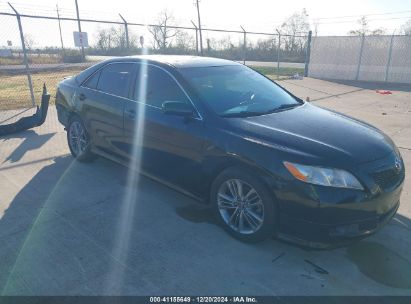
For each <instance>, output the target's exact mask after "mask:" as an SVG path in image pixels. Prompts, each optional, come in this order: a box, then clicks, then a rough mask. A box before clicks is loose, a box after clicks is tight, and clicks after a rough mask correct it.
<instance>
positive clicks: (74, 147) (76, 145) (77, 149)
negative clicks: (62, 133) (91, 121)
mask: <svg viewBox="0 0 411 304" xmlns="http://www.w3.org/2000/svg"><path fill="white" fill-rule="evenodd" d="M67 143H68V146H69V149H70V152H71V155H73V157H74V158H75V159H76V160H78V161H80V162H90V161H92V160H94V159H95V157H96V156H95V154H93V153H92V152H91V140H90V136H89V134H88V132H87V130H86V128H85V126H84V124H83V122H82V121H81V119H80V117H78V116H73V117H72V118H71V119H70V121H69V124H68V127H67Z"/></svg>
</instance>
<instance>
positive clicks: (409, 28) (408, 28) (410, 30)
mask: <svg viewBox="0 0 411 304" xmlns="http://www.w3.org/2000/svg"><path fill="white" fill-rule="evenodd" d="M400 33H401V34H403V35H411V19H410V20H408V21H407V22H406V23H405V24H403V25H402V26H401V29H400Z"/></svg>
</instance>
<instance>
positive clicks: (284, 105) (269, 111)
mask: <svg viewBox="0 0 411 304" xmlns="http://www.w3.org/2000/svg"><path fill="white" fill-rule="evenodd" d="M300 105H301V104H300V103H290V104H282V105H281V106H279V107H277V108H274V109H271V110H268V111H267V112H264V113H263V114H270V113H275V112H279V111H282V110H287V109H292V108H295V107H298V106H300Z"/></svg>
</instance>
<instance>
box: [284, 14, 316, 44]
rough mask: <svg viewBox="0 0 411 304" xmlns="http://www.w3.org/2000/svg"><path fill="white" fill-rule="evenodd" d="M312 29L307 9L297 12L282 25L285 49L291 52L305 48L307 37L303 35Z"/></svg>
mask: <svg viewBox="0 0 411 304" xmlns="http://www.w3.org/2000/svg"><path fill="white" fill-rule="evenodd" d="M309 30H310V23H309V22H308V14H307V10H306V9H305V8H304V9H303V10H302V11H301V12H300V13H299V12H295V13H294V14H292V15H291V16H290V17H288V18H287V20H286V21H285V22H284V23H283V24H282V25H281V32H282V33H283V34H285V36H284V38H283V41H284V43H285V49H286V51H289V52H296V51H297V52H298V51H302V50H303V49H304V44H305V39H304V38H302V37H296V36H303V35H306V33H307V32H308V31H309Z"/></svg>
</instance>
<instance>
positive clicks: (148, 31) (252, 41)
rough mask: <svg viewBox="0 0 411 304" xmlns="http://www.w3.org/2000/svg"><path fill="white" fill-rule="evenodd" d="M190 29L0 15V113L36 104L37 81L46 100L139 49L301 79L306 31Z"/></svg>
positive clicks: (39, 92) (305, 54)
mask: <svg viewBox="0 0 411 304" xmlns="http://www.w3.org/2000/svg"><path fill="white" fill-rule="evenodd" d="M191 24H192V26H188V27H184V26H169V25H167V26H165V25H162V24H142V23H134V22H129V21H127V20H125V19H124V18H123V17H122V16H121V15H119V16H118V20H117V21H108V20H95V19H84V18H83V19H77V18H67V17H61V16H58V15H57V16H54V17H53V16H38V15H29V14H19V12H18V11H17V10H13V12H0V28H1V29H2V30H1V31H0V111H2V112H5V110H10V109H16V108H23V109H24V108H30V107H33V106H34V105H36V104H38V103H39V100H40V96H41V92H42V86H43V83H44V82H45V83H46V85H47V87H48V90H49V92H50V94H51V96H52V99H51V102H53V100H54V98H53V97H54V95H55V91H54V90H55V87H56V84H57V83H58V81H60V80H62V79H63V78H64V77H67V76H70V75H73V74H76V73H78V72H79V71H81V70H83V69H84V68H86V67H88V66H90V65H92V64H94V63H95V62H97V61H101V60H104V59H105V58H107V57H106V56H127V55H138V54H141V53H142V49H143V48H145V49H146V51H147V52H148V53H151V54H182V55H203V56H212V57H219V58H225V59H230V60H237V61H240V62H243V63H245V64H252V65H253V67H255V68H256V69H259V70H260V71H261V72H263V73H265V74H271V75H273V77H280V76H281V75H287V76H289V75H293V74H295V73H297V72H298V73H300V74H302V73H303V72H304V67H305V65H307V64H308V61H307V60H306V59H307V58H308V56H307V45H308V40H309V38H308V37H309V35H308V33H306V34H302V35H294V36H291V35H279V33H277V32H276V33H260V32H251V31H247V30H246V29H244V28H242V27H240V26H239V27H238V30H225V29H212V28H203V29H202V31H201V34H202V35H201V36H202V40H201V39H200V30H199V28H198V27H197V25H196V24H195V23H193V22H192V23H191ZM80 26H81V32H82V33H87V40H88V41H85V40H84V41H83V42H82V43H83V45H84V47H78V46H76V45H75V41H74V40H75V39H74V32H80V30H79V27H80ZM83 39H84V37H83ZM87 42H88V43H87ZM86 43H87V44H86ZM83 50H84V53H83ZM251 61H252V62H251ZM256 61H257V62H256ZM277 61H278V62H277ZM256 65H257V66H256ZM0 121H1V117H0Z"/></svg>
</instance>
